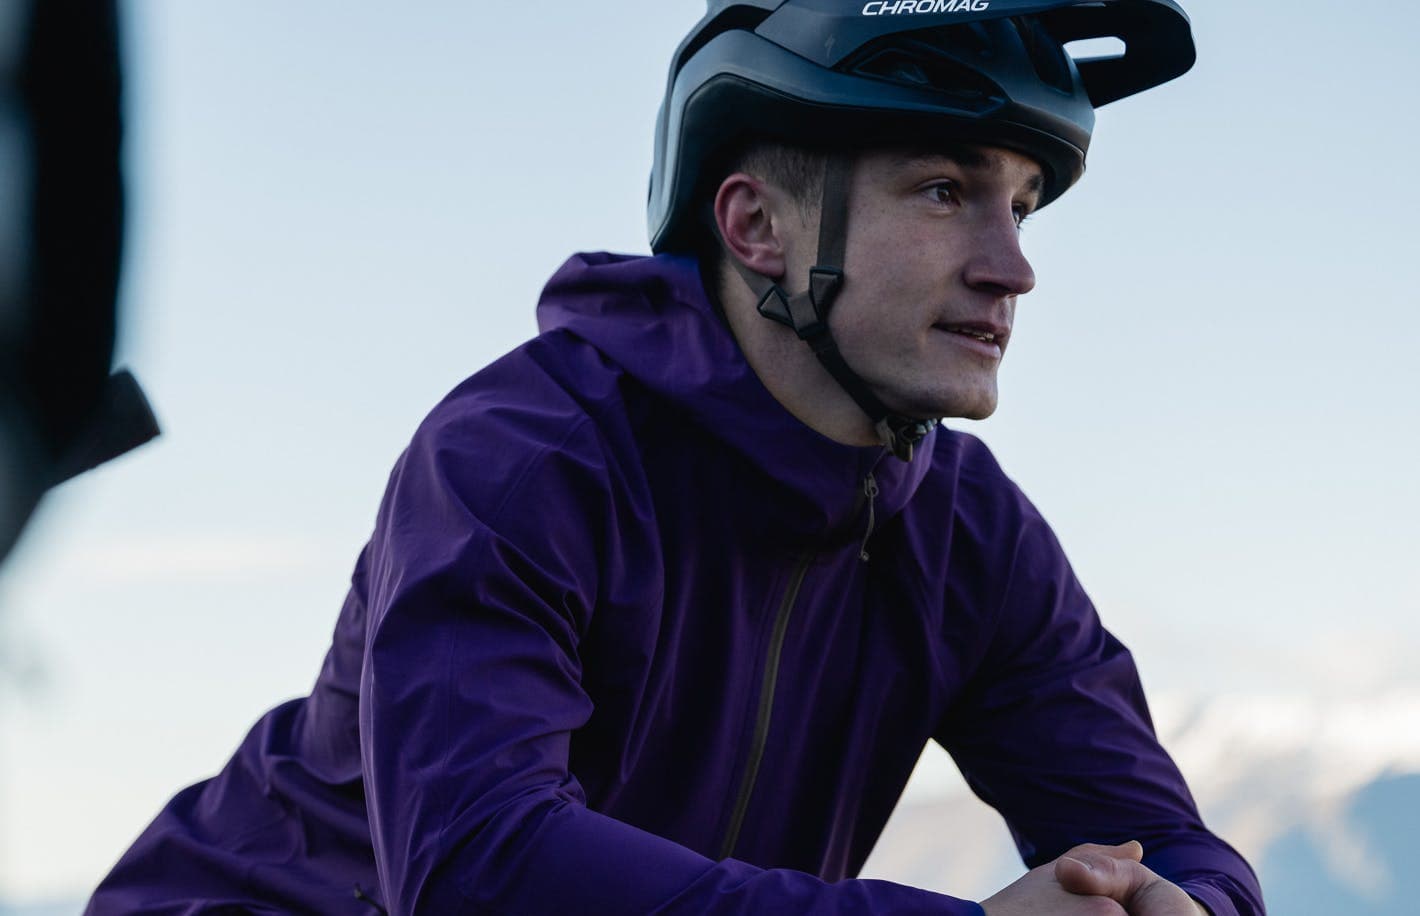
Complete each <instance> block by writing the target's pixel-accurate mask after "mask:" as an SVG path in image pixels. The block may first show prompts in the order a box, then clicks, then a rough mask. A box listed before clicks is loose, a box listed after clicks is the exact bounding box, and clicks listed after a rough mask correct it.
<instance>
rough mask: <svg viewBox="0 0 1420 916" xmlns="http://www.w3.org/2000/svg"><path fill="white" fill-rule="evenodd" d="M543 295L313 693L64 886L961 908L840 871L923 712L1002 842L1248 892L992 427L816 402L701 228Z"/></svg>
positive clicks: (342, 907)
mask: <svg viewBox="0 0 1420 916" xmlns="http://www.w3.org/2000/svg"><path fill="white" fill-rule="evenodd" d="M539 321H540V324H541V327H542V334H541V335H540V336H539V337H537V338H536V339H534V340H533V341H531V342H529V343H528V344H526V345H524V346H522V347H520V348H518V349H517V350H515V351H513V352H512V353H510V354H509V355H508V356H506V357H504V358H502V359H500V360H498V361H497V362H495V363H493V364H492V365H490V366H489V367H488V368H486V369H484V370H483V371H482V372H479V373H478V374H477V375H474V376H473V377H472V378H470V379H469V380H468V381H466V382H465V383H463V384H462V385H460V386H459V387H458V388H457V389H455V390H454V391H453V393H452V394H450V395H449V397H448V398H447V399H445V400H444V402H443V403H441V404H440V405H439V406H438V407H436V408H435V409H434V411H433V412H432V413H431V414H430V415H429V417H428V418H427V419H426V420H425V422H424V423H423V425H422V426H421V427H420V429H419V431H418V432H417V433H416V434H415V436H414V439H413V441H412V443H411V444H410V446H409V449H408V450H407V451H406V452H405V454H404V455H403V456H402V457H401V459H400V461H399V463H398V465H397V466H396V467H395V469H394V472H393V474H392V475H391V478H390V482H389V489H388V491H387V492H386V494H385V499H384V502H383V504H382V506H381V509H380V513H379V518H378V521H377V523H376V526H375V531H374V534H373V536H372V537H371V539H370V543H369V545H368V546H367V547H366V549H365V551H364V553H363V554H362V556H361V557H360V560H359V564H358V565H357V567H356V570H355V574H354V580H353V585H352V587H351V590H350V593H349V597H348V598H347V599H346V602H345V606H344V609H343V610H342V612H341V615H340V620H339V622H338V624H337V626H336V631H335V636H334V641H333V644H332V647H331V649H330V652H329V654H328V655H327V656H326V660H325V666H324V668H323V669H322V671H321V674H320V678H319V680H318V681H317V682H316V685H315V689H314V690H313V691H312V693H311V695H310V696H309V697H306V698H304V699H300V700H293V701H291V702H289V703H286V704H284V705H282V706H279V707H277V708H276V709H275V710H273V711H272V712H270V713H269V714H268V715H267V716H266V717H264V718H263V719H262V720H261V721H260V722H259V723H258V724H257V725H256V727H255V728H254V729H253V730H252V732H251V733H250V734H249V735H248V736H247V738H246V740H245V741H244V742H243V744H242V746H241V747H240V748H239V749H238V751H237V753H236V755H235V756H234V757H233V758H232V760H231V762H230V763H229V764H228V765H227V767H226V768H225V769H224V770H223V771H222V772H221V774H219V775H218V776H216V777H215V778H213V779H211V780H209V781H207V782H205V783H201V784H198V785H196V786H192V787H190V788H188V789H186V790H184V791H183V792H181V793H179V794H178V795H177V796H176V797H175V798H174V799H173V800H172V801H171V802H170V803H169V805H168V806H167V807H166V808H165V809H164V810H163V811H162V813H160V814H159V815H158V817H157V819H156V820H155V821H154V822H153V823H152V824H151V825H150V826H149V827H148V829H147V831H146V832H145V833H144V834H143V835H142V836H141V837H140V838H139V839H138V841H137V842H136V843H135V844H134V846H133V848H132V849H130V850H129V852H128V853H127V854H126V855H125V856H124V857H123V859H122V860H121V861H120V862H119V863H118V865H117V866H116V867H115V868H114V870H113V872H112V873H111V874H110V875H109V877H108V878H107V879H106V880H105V881H104V883H103V884H102V885H101V886H100V887H99V889H98V890H97V891H96V893H95V895H94V897H93V900H92V901H91V903H90V906H89V911H88V912H90V913H93V914H103V913H132V912H153V913H158V912H161V913H193V912H207V911H208V909H207V908H209V907H210V908H218V907H220V906H221V905H224V904H225V905H232V906H236V907H238V908H239V909H242V910H243V911H254V912H281V913H295V912H301V913H322V914H326V913H351V914H356V913H362V914H369V913H374V912H377V911H378V906H377V905H376V903H374V902H373V901H377V902H378V905H382V906H383V907H384V908H386V909H387V910H388V911H389V912H390V913H411V912H418V913H436V914H446V913H478V914H494V913H496V914H520V916H532V914H543V913H548V914H557V916H569V914H574V913H587V914H616V913H665V914H671V913H686V914H700V913H725V914H729V913H774V914H782V913H814V914H832V913H855V914H878V913H894V914H897V913H902V914H911V913H943V914H952V913H957V914H977V913H980V912H981V910H980V907H979V906H978V905H977V904H976V903H973V902H969V901H965V900H958V899H956V898H952V897H946V896H942V895H939V894H933V893H929V892H927V891H922V890H918V889H915V888H909V887H904V886H901V885H897V884H893V883H890V882H885V881H869V880H858V879H853V878H852V877H851V876H853V875H855V874H856V873H857V872H858V869H859V867H860V866H861V865H862V864H863V860H864V859H865V858H866V857H867V855H868V852H869V850H870V849H871V848H872V846H873V842H874V840H875V839H876V838H877V836H878V834H879V832H880V831H881V829H882V827H883V825H884V823H885V822H886V821H887V818H888V814H889V813H890V812H891V810H892V807H893V805H894V803H895V802H896V801H897V798H898V795H899V793H900V792H901V791H902V788H903V785H904V784H905V783H906V781H907V777H908V774H909V773H910V772H911V771H912V767H913V764H914V763H915V762H916V761H917V757H918V755H919V753H920V752H921V750H922V747H923V745H924V744H925V743H926V742H927V741H928V740H931V739H936V740H937V741H940V742H941V743H942V744H943V745H944V746H945V747H946V748H947V750H949V751H950V752H951V753H952V755H953V757H954V758H955V759H956V761H957V763H958V764H959V765H960V767H961V769H962V771H963V772H964V773H965V774H966V776H967V779H968V780H969V781H970V783H971V785H972V788H973V789H975V790H976V792H977V793H978V794H979V795H981V797H982V798H984V799H985V800H986V801H987V802H989V803H990V804H992V805H994V806H995V807H996V808H997V809H998V810H1000V812H1001V813H1002V814H1003V815H1004V816H1005V818H1006V819H1007V821H1008V822H1009V824H1010V826H1011V829H1012V831H1013V833H1014V835H1015V837H1016V840H1017V843H1018V845H1019V847H1020V850H1021V853H1022V855H1023V857H1024V858H1025V860H1026V862H1028V863H1030V864H1032V865H1034V864H1039V863H1042V862H1045V861H1048V860H1050V859H1052V858H1054V857H1056V856H1057V855H1059V854H1060V853H1062V852H1063V851H1064V850H1065V849H1067V848H1068V847H1070V846H1072V845H1074V844H1076V843H1079V842H1084V841H1093V842H1116V841H1123V840H1125V839H1128V838H1137V839H1139V840H1141V841H1142V842H1143V844H1144V847H1145V849H1146V850H1147V851H1148V854H1147V856H1146V859H1145V862H1146V863H1147V864H1148V865H1149V866H1150V867H1151V868H1153V869H1154V870H1155V871H1157V872H1159V873H1160V874H1162V875H1164V876H1166V877H1169V878H1171V879H1172V880H1174V881H1175V882H1177V883H1179V884H1181V885H1182V886H1183V887H1184V888H1185V889H1187V890H1188V891H1189V892H1190V893H1192V894H1194V895H1195V896H1197V897H1198V898H1200V899H1201V900H1203V901H1204V902H1206V903H1207V904H1208V906H1209V907H1211V908H1212V910H1213V912H1214V913H1215V914H1218V916H1223V914H1232V913H1244V914H1248V913H1261V912H1262V904H1261V896H1260V892H1259V890H1258V886H1257V883H1256V880H1255V878H1254V877H1253V875H1252V873H1251V871H1250V870H1249V869H1248V867H1247V864H1246V863H1245V862H1244V861H1243V860H1242V859H1241V858H1240V857H1239V856H1238V855H1237V853H1235V852H1234V851H1233V850H1232V849H1230V848H1229V847H1228V846H1227V845H1226V844H1224V843H1223V842H1221V841H1220V840H1218V839H1217V838H1216V837H1214V836H1213V835H1212V834H1210V833H1209V832H1208V831H1207V830H1206V829H1205V828H1204V827H1203V825H1202V823H1201V822H1200V820H1199V818H1198V814H1197V812H1196V810H1195V807H1194V804H1193V801H1192V799H1191V798H1190V797H1189V794H1188V790H1187V789H1186V788H1185V786H1184V784H1183V780H1182V779H1181V778H1180V776H1179V774H1178V771H1177V770H1176V768H1175V767H1174V765H1173V763H1172V762H1171V761H1170V760H1169V758H1168V756H1167V755H1166V754H1165V753H1164V751H1163V750H1162V749H1161V748H1160V747H1159V745H1158V742H1157V740H1156V739H1155V737H1154V733H1153V729H1152V726H1151V724H1150V721H1149V715H1148V711H1147V709H1146V707H1145V704H1144V697H1143V694H1142V692H1141V690H1140V686H1139V681H1138V678H1137V676H1136V674H1135V670H1134V664H1133V662H1132V661H1131V659H1130V656H1129V653H1128V651H1127V650H1126V649H1125V648H1124V647H1123V646H1121V645H1120V644H1119V642H1117V641H1116V640H1115V639H1114V638H1113V637H1112V636H1111V635H1110V634H1109V633H1108V632H1106V631H1105V630H1104V629H1103V628H1102V627H1101V625H1100V623H1099V620H1098V618H1097V617H1096V615H1095V611H1094V609H1093V608H1092V607H1091V605H1090V602H1089V599H1088V598H1087V597H1086V596H1085V593H1084V591H1083V590H1082V589H1081V587H1080V585H1079V583H1078V582H1077V581H1076V580H1075V577H1074V575H1073V574H1072V573H1071V570H1070V567H1069V565H1068V564H1067V562H1066V560H1065V557H1064V555H1063V553H1062V552H1061V549H1060V546H1059V544H1058V543H1057V542H1056V540H1055V538H1054V536H1053V535H1052V533H1051V531H1050V529H1049V528H1048V527H1047V526H1046V524H1045V522H1044V521H1042V520H1041V518H1040V516H1039V514H1037V512H1036V510H1035V509H1034V508H1033V507H1032V506H1031V504H1030V503H1029V502H1028V501H1027V500H1026V499H1025V497H1024V496H1023V495H1022V494H1021V492H1020V491H1019V490H1018V489H1017V488H1016V486H1015V485H1014V484H1012V483H1011V481H1010V480H1008V479H1007V478H1006V476H1005V475H1004V474H1003V473H1002V471H1001V469H1000V467H999V466H998V465H997V464H996V462H995V460H994V459H993V458H992V456H991V455H990V453H989V452H988V451H987V449H986V448H985V446H983V445H982V444H981V443H980V442H978V441H977V440H975V439H973V438H972V437H970V436H967V435H963V434H960V433H955V432H949V431H947V430H944V429H939V430H938V431H936V432H935V433H933V434H932V435H931V436H929V437H928V438H927V439H926V440H925V441H924V442H923V443H922V445H921V446H920V447H919V449H918V452H917V456H916V457H915V459H914V460H913V461H912V462H911V463H910V464H907V463H903V462H900V461H897V460H896V459H893V458H891V457H884V455H883V453H882V450H881V449H878V448H856V447H850V446H844V445H839V444H837V443H834V442H832V441H830V440H828V439H825V438H824V437H822V436H820V435H819V434H817V433H815V432H813V431H812V430H810V429H809V428H807V427H805V426H804V425H802V424H801V423H799V422H798V421H797V420H795V419H794V418H793V417H792V416H791V415H790V414H789V413H787V412H786V411H785V410H784V409H783V408H782V407H781V406H780V405H779V404H778V403H777V402H776V401H775V400H774V399H773V397H772V396H771V395H770V394H769V393H768V392H767V391H766V390H765V389H764V387H763V386H762V385H761V384H760V382H759V380H758V378H757V377H756V376H755V375H754V373H753V372H752V371H751V370H750V368H749V367H748V365H747V364H746V363H745V361H744V359H743V357H742V356H741V354H740V352H739V350H738V348H737V346H736V344H735V341H734V339H733V337H732V336H731V335H730V333H729V331H728V330H727V328H726V326H725V325H724V323H723V321H722V320H721V319H720V318H719V317H718V316H717V314H716V312H715V310H714V309H713V307H712V306H711V305H710V303H709V301H708V300H707V297H706V295H705V293H704V291H703V289H702V287H701V283H700V278H699V274H698V273H697V271H696V269H695V265H694V263H693V262H691V261H689V260H685V259H676V258H668V257H659V258H654V259H648V258H624V257H618V256H611V255H604V254H599V255H581V256H577V257H574V258H572V259H571V260H570V261H568V262H567V264H566V265H564V266H563V267H562V269H561V270H560V271H559V272H558V273H557V274H556V275H555V276H554V277H553V278H552V280H551V281H550V282H549V284H548V287H547V290H546V291H545V293H544V295H543V299H542V302H541V304H540V306H539ZM942 834H943V837H944V842H943V848H942V855H943V856H949V855H951V850H952V847H953V845H954V844H966V843H970V842H972V839H971V838H970V837H967V836H952V835H951V825H950V824H943V825H942ZM357 888H358V890H357Z"/></svg>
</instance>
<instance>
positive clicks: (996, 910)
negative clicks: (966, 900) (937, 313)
mask: <svg viewBox="0 0 1420 916" xmlns="http://www.w3.org/2000/svg"><path fill="white" fill-rule="evenodd" d="M1143 858H1144V847H1143V846H1140V845H1139V844H1138V843H1137V842H1135V841H1134V840H1130V841H1129V842H1128V843H1124V844H1122V845H1120V846H1097V845H1095V844H1093V843H1085V844H1083V845H1081V846H1076V847H1075V848H1074V849H1071V850H1070V851H1069V852H1067V853H1065V854H1064V855H1063V856H1061V857H1060V858H1058V859H1056V860H1055V861H1054V862H1049V863H1047V864H1045V865H1041V866H1039V867H1038V868H1033V869H1031V870H1030V871H1029V872H1027V873H1026V874H1025V876H1024V877H1022V878H1021V879H1020V880H1018V881H1016V882H1015V883H1013V884H1010V885H1008V886H1007V887H1006V888H1004V889H1003V890H1001V891H1000V892H999V893H996V894H994V895H992V896H991V897H989V898H987V899H986V900H983V901H982V903H981V906H982V909H984V910H985V911H986V916H1043V914H1050V916H1209V913H1208V910H1207V909H1206V908H1205V907H1204V906H1203V905H1202V904H1200V903H1198V901H1196V900H1194V899H1193V898H1192V897H1190V896H1188V894H1187V893H1185V892H1184V890H1183V889H1182V888H1180V887H1179V886H1178V885H1177V884H1174V883H1172V882H1171V881H1167V880H1165V879H1164V878H1160V877H1159V876H1158V875H1156V874H1154V873H1153V872H1152V871H1150V870H1149V869H1148V868H1146V867H1145V866H1144V864H1143V861H1142V860H1143Z"/></svg>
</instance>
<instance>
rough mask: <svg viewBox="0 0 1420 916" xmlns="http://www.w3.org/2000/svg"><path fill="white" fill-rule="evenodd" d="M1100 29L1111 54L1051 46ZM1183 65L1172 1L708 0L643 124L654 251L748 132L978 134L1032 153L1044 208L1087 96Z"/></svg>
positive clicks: (963, 137) (1085, 115) (1188, 53)
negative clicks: (1110, 41)
mask: <svg viewBox="0 0 1420 916" xmlns="http://www.w3.org/2000/svg"><path fill="white" fill-rule="evenodd" d="M1107 37H1114V38H1118V39H1120V40H1121V41H1123V43H1124V46H1125V48H1124V52H1123V53H1122V54H1121V55H1118V56H1113V57H1100V58H1089V59H1082V60H1076V59H1074V58H1072V57H1070V55H1069V54H1068V53H1066V51H1065V49H1064V47H1065V45H1067V44H1069V43H1070V42H1074V41H1079V40H1083V39H1090V38H1107ZM1193 61H1194V48H1193V38H1192V34H1191V30H1190V27H1189V21H1188V17H1187V15H1185V13H1184V12H1183V10H1182V9H1181V8H1180V7H1179V6H1178V4H1177V3H1175V2H1173V0H868V2H865V0H710V4H709V10H708V12H707V13H706V15H705V17H704V18H703V19H701V20H700V22H699V23H698V24H697V25H696V26H695V28H694V29H692V30H691V32H690V34H689V35H688V36H687V37H686V38H685V40H684V41H683V42H681V45H680V47H679V48H678V49H677V50H676V53H675V57H674V58H673V59H672V61H671V67H670V78H669V80H668V82H667V86H666V95H665V99H664V101H663V102H662V105H661V111H660V115H659V117H658V118H657V122H656V150H655V160H654V163H653V165H652V169H651V189H650V197H649V203H648V208H647V210H648V212H647V220H648V223H649V229H650V236H651V249H652V250H653V251H657V252H660V251H682V250H690V249H691V248H693V247H694V242H695V231H696V229H697V228H698V227H697V226H696V218H695V213H694V207H695V204H696V201H698V200H701V199H703V197H704V196H705V195H706V194H708V192H709V190H710V189H708V188H706V187H705V184H706V183H707V182H709V181H711V180H713V179H714V178H716V177H717V176H715V175H713V174H711V169H710V168H709V167H710V166H715V165H722V164H723V160H724V157H725V156H726V154H727V153H729V152H730V151H732V150H735V149H737V148H739V147H741V146H742V145H743V144H744V143H745V142H746V141H747V140H751V139H753V140H781V141H784V142H787V143H792V144H795V145H798V146H808V147H825V148H832V147H841V146H845V145H851V144H852V143H854V142H861V140H862V139H863V138H871V140H872V142H873V143H874V144H878V145H881V144H883V143H890V142H893V141H912V142H916V143H920V142H923V141H930V140H931V139H933V138H940V139H943V140H947V141H954V142H962V141H968V142H970V141H976V142H983V143H990V144H992V145H995V146H1002V147H1005V148H1007V149H1012V150H1015V151H1017V152H1020V153H1023V154H1025V155H1028V156H1030V157H1031V158H1033V159H1035V160H1036V161H1037V162H1039V163H1040V165H1041V167H1042V169H1043V170H1044V173H1045V188H1044V194H1043V196H1042V198H1041V205H1042V206H1044V205H1045V204H1047V203H1049V202H1050V201H1052V200H1054V199H1055V198H1057V197H1059V196H1060V195H1061V194H1062V193H1064V191H1065V190H1066V189H1067V188H1069V187H1070V186H1071V185H1072V184H1074V183H1075V182H1076V181H1078V180H1079V178H1080V175H1081V174H1082V173H1083V172H1084V167H1085V151H1086V150H1087V149H1088V147H1089V144H1090V133H1091V131H1092V130H1093V129H1094V121H1095V117H1094V109H1095V108H1097V107H1099V106H1101V105H1106V104H1108V103H1109V102H1113V101H1115V100H1117V99H1121V98H1124V97H1125V96H1129V95H1133V94H1134V93H1136V92H1142V91H1143V90H1145V89H1149V88H1152V87H1154V86H1157V85H1159V84H1160V83H1165V82H1167V81H1169V80H1171V79H1173V78H1175V77H1177V76H1180V75H1182V74H1183V73H1185V72H1187V70H1188V69H1189V68H1190V67H1192V66H1193Z"/></svg>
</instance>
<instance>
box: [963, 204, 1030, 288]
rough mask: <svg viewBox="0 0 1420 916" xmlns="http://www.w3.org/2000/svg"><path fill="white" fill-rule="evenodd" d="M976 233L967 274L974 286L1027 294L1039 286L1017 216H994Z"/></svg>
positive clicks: (969, 281) (966, 276)
mask: <svg viewBox="0 0 1420 916" xmlns="http://www.w3.org/2000/svg"><path fill="white" fill-rule="evenodd" d="M983 222H986V225H981V226H979V227H978V229H977V231H976V232H975V233H973V243H974V244H973V250H972V255H971V257H970V258H969V259H968V260H967V262H966V267H965V271H964V276H965V280H966V284H967V285H968V286H970V287H971V288H972V289H977V290H981V291H982V292H985V293H989V294H991V295H993V296H998V297H1004V296H1024V295H1025V294H1026V293H1028V292H1030V291H1031V290H1033V289H1035V271H1034V270H1032V269H1031V266H1030V261H1029V260H1027V259H1026V255H1025V252H1024V251H1022V250H1021V230H1020V227H1019V226H1018V225H1017V224H1016V219H1015V215H1014V214H1012V213H1007V214H1005V215H1004V217H1002V216H999V215H997V216H992V217H991V218H990V220H989V221H983Z"/></svg>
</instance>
